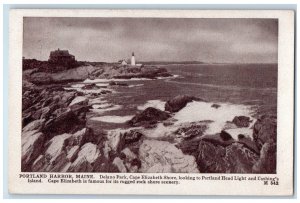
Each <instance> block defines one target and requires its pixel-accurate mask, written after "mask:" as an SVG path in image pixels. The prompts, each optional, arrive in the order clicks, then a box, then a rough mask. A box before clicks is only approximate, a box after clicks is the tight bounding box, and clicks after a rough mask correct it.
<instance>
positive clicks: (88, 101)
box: [9, 9, 294, 195]
mask: <svg viewBox="0 0 300 203" xmlns="http://www.w3.org/2000/svg"><path fill="white" fill-rule="evenodd" d="M293 17H294V13H293V11H280V10H278V11H277V10H276V11H275V10H274V11H268V10H262V11H250V10H247V11H242V10H224V11H216V10H205V11H204V10H203V11H200V10H194V11H191V10H172V11H171V10H88V9H87V10H80V9H79V10H72V9H70V10H67V9H65V10H59V9H52V10H51V9H46V10H42V9H37V10H30V9H29V10H26V9H23V10H22V9H21V10H17V9H16V10H12V11H11V12H10V33H9V37H10V38H9V40H10V52H9V53H10V64H9V66H10V80H9V99H10V102H9V111H10V113H9V191H10V193H12V194H28V193H30V194H134V195H137V194H142V195H144V194H150V195H291V194H293V160H294V155H293V139H294V132H293V128H294V123H293V112H294V109H293V105H294V103H293V99H294V93H293V91H294V90H293V88H294V58H293V57H294V55H293V54H294V49H293V47H294V41H293V40H294V27H293V22H294V21H293ZM212 188H214V189H212ZM245 188H247V189H245Z"/></svg>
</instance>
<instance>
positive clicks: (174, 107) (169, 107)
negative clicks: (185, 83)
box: [165, 95, 203, 112]
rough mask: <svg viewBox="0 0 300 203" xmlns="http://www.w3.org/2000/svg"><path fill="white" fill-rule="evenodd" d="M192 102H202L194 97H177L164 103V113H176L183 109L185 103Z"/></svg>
mask: <svg viewBox="0 0 300 203" xmlns="http://www.w3.org/2000/svg"><path fill="white" fill-rule="evenodd" d="M192 101H203V100H202V99H200V98H197V97H194V96H187V95H179V96H176V97H175V98H173V99H171V100H169V101H167V102H166V104H165V111H169V112H178V111H180V110H181V109H182V108H184V107H185V106H186V105H187V103H189V102H192Z"/></svg>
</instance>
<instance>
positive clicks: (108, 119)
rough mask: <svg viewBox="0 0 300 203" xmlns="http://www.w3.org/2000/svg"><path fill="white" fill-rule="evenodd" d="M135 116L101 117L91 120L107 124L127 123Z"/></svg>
mask: <svg viewBox="0 0 300 203" xmlns="http://www.w3.org/2000/svg"><path fill="white" fill-rule="evenodd" d="M132 117H133V116H132V115H130V116H100V117H93V118H91V120H94V121H101V122H105V123H125V122H126V121H128V120H130V119H131V118H132Z"/></svg>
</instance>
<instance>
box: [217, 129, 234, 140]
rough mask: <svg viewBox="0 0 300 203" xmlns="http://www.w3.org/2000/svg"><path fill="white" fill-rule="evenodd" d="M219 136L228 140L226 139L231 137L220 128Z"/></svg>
mask: <svg viewBox="0 0 300 203" xmlns="http://www.w3.org/2000/svg"><path fill="white" fill-rule="evenodd" d="M220 137H221V138H222V140H224V141H228V140H232V139H233V138H232V137H231V135H230V134H229V133H228V132H226V130H222V131H221V133H220Z"/></svg>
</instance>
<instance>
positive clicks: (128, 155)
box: [121, 148, 137, 161]
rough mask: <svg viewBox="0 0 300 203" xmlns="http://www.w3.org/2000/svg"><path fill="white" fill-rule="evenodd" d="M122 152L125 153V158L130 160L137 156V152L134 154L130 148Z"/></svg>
mask: <svg viewBox="0 0 300 203" xmlns="http://www.w3.org/2000/svg"><path fill="white" fill-rule="evenodd" d="M121 153H123V154H124V155H125V158H126V159H128V160H129V161H132V160H133V159H136V158H137V156H136V154H134V153H133V152H132V151H131V150H130V149H129V148H125V149H123V150H122V151H121Z"/></svg>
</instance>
